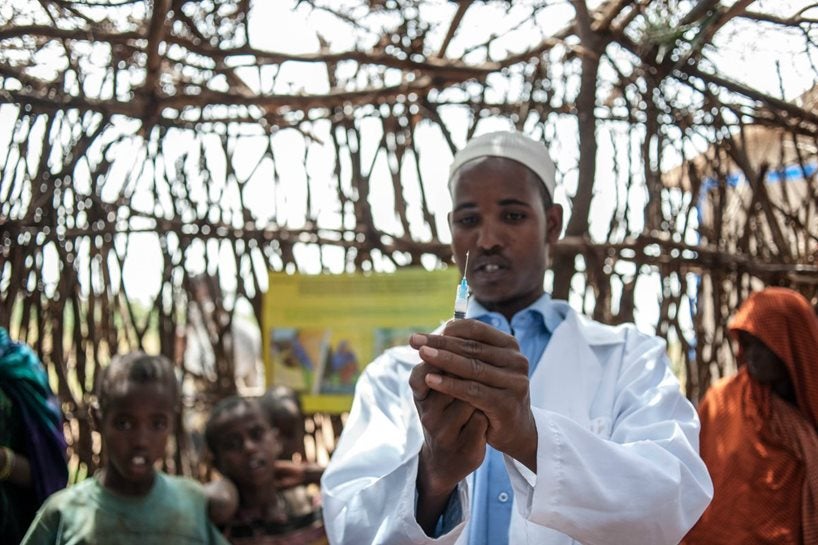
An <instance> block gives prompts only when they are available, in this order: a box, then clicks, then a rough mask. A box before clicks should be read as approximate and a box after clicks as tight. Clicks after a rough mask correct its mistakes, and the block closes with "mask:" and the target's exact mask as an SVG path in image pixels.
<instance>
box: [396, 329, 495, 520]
mask: <svg viewBox="0 0 818 545" xmlns="http://www.w3.org/2000/svg"><path fill="white" fill-rule="evenodd" d="M425 339H426V337H425V336H423V335H414V336H413V337H412V345H413V346H416V347H417V346H422V345H424V344H425V342H426V341H425ZM430 373H432V374H437V373H438V371H437V370H436V369H435V368H434V367H432V366H431V365H429V364H427V363H421V364H419V365H417V366H416V367H415V368H414V369H413V370H412V374H411V375H410V377H409V385H410V386H411V388H412V393H413V395H414V398H415V406H416V407H417V411H418V415H419V416H420V422H421V424H422V425H423V435H424V438H425V441H424V443H423V447H422V448H421V451H420V461H419V464H418V479H417V488H418V507H417V513H416V518H417V521H418V524H420V526H421V528H423V530H424V531H425V532H426V533H427V534H428V535H431V533H432V532H433V530H434V527H435V524H436V522H437V519H438V518H439V517H440V515H441V514H442V512H443V509H444V508H445V507H446V503H447V502H448V499H449V496H450V495H451V494H452V491H453V490H454V489H455V487H456V486H457V483H459V482H460V481H461V480H462V479H464V478H465V477H466V476H467V475H468V474H469V473H471V472H472V471H474V470H475V469H477V468H478V467H479V466H480V464H481V463H482V462H483V457H484V456H485V454H486V429H487V425H488V421H487V420H486V417H485V416H484V415H483V413H481V412H480V411H477V410H475V409H474V407H472V406H471V405H469V404H467V403H464V402H463V401H459V400H457V399H453V398H452V397H450V396H448V395H444V394H441V393H438V392H435V391H434V390H431V389H430V388H429V386H428V385H427V380H428V379H427V376H428V375H429V374H430Z"/></svg>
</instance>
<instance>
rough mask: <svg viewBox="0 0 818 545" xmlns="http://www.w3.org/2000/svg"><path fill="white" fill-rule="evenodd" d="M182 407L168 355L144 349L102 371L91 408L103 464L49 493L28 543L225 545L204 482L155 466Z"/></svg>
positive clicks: (30, 544) (25, 538)
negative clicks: (212, 516)
mask: <svg viewBox="0 0 818 545" xmlns="http://www.w3.org/2000/svg"><path fill="white" fill-rule="evenodd" d="M178 405H179V392H178V386H177V381H176V376H175V375H174V370H173V367H172V365H171V363H170V362H169V361H168V360H167V359H166V358H164V357H161V356H148V355H145V354H143V353H141V352H133V353H130V354H127V355H125V356H122V357H119V358H115V359H114V361H113V362H111V364H110V365H109V366H108V367H106V368H105V369H103V370H102V372H101V374H100V377H99V380H98V381H97V405H96V407H94V409H93V411H92V417H93V418H94V422H95V425H96V427H97V429H98V430H99V432H100V435H101V436H102V445H103V452H104V454H105V458H106V463H105V466H104V468H103V469H102V470H100V471H99V472H98V473H97V474H96V475H94V477H92V478H90V479H86V480H85V481H84V482H82V483H80V484H77V485H75V486H72V487H70V488H67V489H65V490H63V491H60V492H58V493H56V494H54V495H53V496H51V497H50V498H49V499H48V500H47V501H46V503H45V505H44V506H43V508H42V509H41V510H40V512H39V513H38V514H37V517H36V518H35V519H34V522H33V523H32V525H31V527H30V528H29V530H28V533H27V534H26V536H25V537H24V538H23V544H24V545H39V544H49V545H50V544H64V543H65V544H67V543H117V544H135V545H136V544H138V545H151V544H160V543H162V544H164V543H185V544H194V543H195V544H211V543H212V544H224V543H225V541H224V539H223V538H222V537H221V536H220V535H219V533H218V531H217V530H216V529H215V527H214V526H213V525H212V523H211V522H210V521H209V520H208V518H207V500H206V499H205V495H204V491H203V490H202V487H201V485H200V484H199V483H197V482H195V481H193V480H191V479H187V478H183V477H174V476H170V475H167V474H165V473H162V472H159V471H156V470H155V469H154V464H155V463H156V462H157V461H158V460H161V459H162V458H164V456H165V447H166V446H167V442H168V437H169V436H170V434H171V433H172V431H173V424H174V422H175V420H176V412H177V410H178Z"/></svg>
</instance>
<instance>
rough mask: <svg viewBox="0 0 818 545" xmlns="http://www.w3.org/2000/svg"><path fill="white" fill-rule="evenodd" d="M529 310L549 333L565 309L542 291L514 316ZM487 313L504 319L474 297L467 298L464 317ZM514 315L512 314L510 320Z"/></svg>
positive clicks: (563, 316) (561, 319)
mask: <svg viewBox="0 0 818 545" xmlns="http://www.w3.org/2000/svg"><path fill="white" fill-rule="evenodd" d="M529 311H530V312H531V314H532V315H534V316H537V317H539V318H540V319H541V320H542V321H543V325H545V329H547V330H548V331H549V332H550V333H553V332H554V331H555V330H556V329H557V327H558V326H559V325H560V324H561V323H562V321H563V320H564V319H565V315H566V309H565V306H564V305H559V304H555V302H554V301H552V299H551V295H550V294H548V293H543V294H542V295H541V296H540V297H539V299H537V300H536V301H534V302H533V303H531V304H530V305H528V306H527V307H525V308H524V309H522V310H519V311H518V312H517V313H516V314H515V315H514V316H519V315H520V314H522V313H524V312H529ZM488 314H491V315H495V316H500V317H501V318H503V320H505V317H503V316H502V315H501V314H500V313H498V312H491V311H489V310H487V309H486V307H484V306H483V305H481V304H480V303H479V302H478V301H477V299H476V298H474V297H470V298H469V306H468V308H467V310H466V317H467V318H478V319H479V318H481V317H483V316H486V315H488ZM513 319H514V317H513V316H512V320H513Z"/></svg>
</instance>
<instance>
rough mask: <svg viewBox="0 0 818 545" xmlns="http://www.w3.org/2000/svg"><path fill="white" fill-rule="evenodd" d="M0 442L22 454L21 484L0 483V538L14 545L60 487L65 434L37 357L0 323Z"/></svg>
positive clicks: (63, 479)
mask: <svg viewBox="0 0 818 545" xmlns="http://www.w3.org/2000/svg"><path fill="white" fill-rule="evenodd" d="M0 445H2V446H5V447H9V448H10V449H11V450H13V451H14V452H15V453H16V454H17V455H18V456H22V457H25V458H26V459H27V460H28V463H29V465H30V467H31V483H30V485H27V486H22V485H18V484H15V483H13V482H11V481H9V480H5V481H0V538H2V539H0V542H1V543H4V544H5V543H9V544H13V545H16V544H18V543H20V539H22V537H23V534H24V533H25V531H26V528H28V526H29V524H31V521H32V519H33V518H34V514H35V513H36V512H37V509H38V508H39V507H40V505H41V504H42V503H43V501H45V499H46V498H47V497H48V496H49V495H50V494H52V493H53V492H55V491H57V490H60V489H62V488H63V487H65V484H66V482H67V480H68V467H67V465H66V463H65V437H64V436H63V431H62V415H61V414H60V410H59V403H58V402H57V399H56V397H54V395H53V394H52V392H51V388H50V387H49V385H48V376H47V375H46V372H45V369H44V368H43V366H42V364H41V363H40V359H39V358H38V357H37V355H36V354H35V353H34V351H33V350H32V349H31V347H29V346H28V345H26V344H24V343H19V342H14V341H12V340H11V338H10V337H9V335H8V331H6V330H5V329H4V328H2V327H0Z"/></svg>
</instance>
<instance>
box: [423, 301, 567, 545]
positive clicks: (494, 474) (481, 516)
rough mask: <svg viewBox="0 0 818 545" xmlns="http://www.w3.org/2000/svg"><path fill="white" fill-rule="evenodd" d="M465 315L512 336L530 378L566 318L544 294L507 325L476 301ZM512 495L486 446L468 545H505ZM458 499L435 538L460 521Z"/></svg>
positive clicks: (499, 462)
mask: <svg viewBox="0 0 818 545" xmlns="http://www.w3.org/2000/svg"><path fill="white" fill-rule="evenodd" d="M466 316H467V317H468V318H474V319H476V320H480V321H481V322H483V323H486V324H489V325H492V326H494V327H495V328H497V329H499V330H500V331H503V332H504V333H508V334H511V335H514V337H515V338H516V339H517V342H518V343H519V344H520V350H521V351H522V353H523V355H524V356H525V357H526V358H527V359H528V376H529V377H530V376H531V374H532V373H533V372H534V369H536V367H537V363H539V361H540V357H541V356H542V354H543V352H544V351H545V347H546V345H547V344H548V341H549V340H550V339H551V334H552V333H553V332H554V330H556V329H557V327H558V326H559V325H560V324H561V323H562V321H563V319H564V318H565V316H564V314H563V313H562V312H560V310H559V308H558V307H557V305H553V304H552V303H551V296H550V295H548V294H547V293H545V294H543V295H542V297H540V298H539V299H537V300H536V301H534V302H533V303H532V304H531V305H530V306H528V307H526V308H524V309H523V310H521V311H519V312H518V313H517V314H515V315H514V316H512V318H511V323H510V324H509V322H508V320H506V318H505V317H504V316H503V315H502V314H500V313H498V312H489V311H488V310H486V309H485V307H483V306H482V305H481V304H480V303H478V302H477V301H476V300H475V299H471V300H470V301H469V307H468V311H467V312H466ZM513 494H514V493H513V491H512V489H511V481H510V480H509V477H508V472H507V471H506V467H505V463H504V462H503V454H502V453H501V452H499V451H497V450H495V449H494V448H492V447H491V446H487V447H486V457H485V459H484V460H483V464H482V465H481V466H480V467H479V468H478V469H477V471H476V472H475V474H474V490H473V491H472V506H471V513H472V520H471V523H470V528H471V530H470V532H469V545H507V544H508V528H509V524H510V522H511V505H512V498H513ZM457 498H458V496H457V494H456V493H455V494H453V495H452V498H451V501H450V502H449V505H448V506H447V509H446V512H445V513H444V514H443V516H442V517H441V519H440V521H439V524H438V527H437V532H436V535H438V536H440V535H443V534H444V533H446V532H448V531H450V530H451V529H452V528H453V527H454V526H455V525H456V524H457V522H458V521H459V520H460V518H461V513H462V511H461V506H460V502H459V500H458V499H457Z"/></svg>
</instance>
